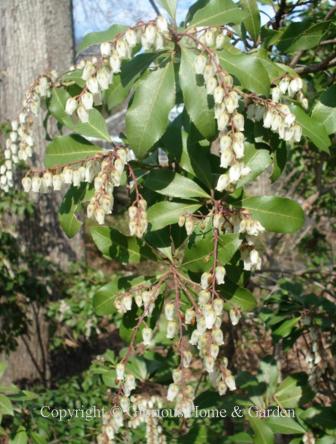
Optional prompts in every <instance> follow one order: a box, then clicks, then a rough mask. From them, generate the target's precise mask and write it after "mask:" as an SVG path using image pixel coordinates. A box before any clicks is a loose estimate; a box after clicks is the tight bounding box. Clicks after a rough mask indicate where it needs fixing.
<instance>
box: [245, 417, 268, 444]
mask: <svg viewBox="0 0 336 444" xmlns="http://www.w3.org/2000/svg"><path fill="white" fill-rule="evenodd" d="M247 419H248V422H249V423H250V425H251V427H252V429H253V431H254V433H255V436H254V440H253V442H254V444H273V443H274V434H273V432H272V429H271V428H270V427H269V426H268V425H267V424H266V422H265V421H264V420H263V419H261V418H256V417H252V416H248V418H247Z"/></svg>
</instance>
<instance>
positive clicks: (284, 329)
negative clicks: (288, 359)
mask: <svg viewBox="0 0 336 444" xmlns="http://www.w3.org/2000/svg"><path fill="white" fill-rule="evenodd" d="M300 319H301V316H298V317H296V318H293V319H287V320H286V321H284V322H283V323H282V324H281V325H280V326H279V327H277V328H276V329H275V330H274V331H273V334H274V335H275V336H280V337H281V338H286V337H287V336H289V335H290V334H291V332H292V330H293V328H294V327H295V326H296V325H297V323H298V322H299V320H300Z"/></svg>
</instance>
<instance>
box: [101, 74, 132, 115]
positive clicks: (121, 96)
mask: <svg viewBox="0 0 336 444" xmlns="http://www.w3.org/2000/svg"><path fill="white" fill-rule="evenodd" d="M131 87H132V85H131V84H128V85H126V86H124V85H123V84H122V81H121V78H120V75H119V74H117V75H115V76H114V77H113V83H112V85H110V87H109V89H108V90H106V92H105V100H106V103H107V107H108V109H109V110H112V109H113V108H115V107H117V106H119V105H121V104H122V103H123V102H124V101H125V100H126V99H127V97H128V95H129V94H130V91H131Z"/></svg>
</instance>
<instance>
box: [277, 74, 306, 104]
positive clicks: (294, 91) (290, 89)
mask: <svg viewBox="0 0 336 444" xmlns="http://www.w3.org/2000/svg"><path fill="white" fill-rule="evenodd" d="M302 89H303V80H302V79H301V77H299V76H296V77H294V78H290V77H289V76H287V75H286V76H285V77H283V78H282V79H281V80H280V82H279V85H278V86H276V87H274V88H272V99H273V101H274V102H279V101H280V100H281V98H282V96H285V95H288V97H290V98H295V99H296V100H298V101H299V102H300V103H301V105H302V107H303V108H304V109H307V108H308V99H307V98H306V97H305V96H304V94H303V92H302Z"/></svg>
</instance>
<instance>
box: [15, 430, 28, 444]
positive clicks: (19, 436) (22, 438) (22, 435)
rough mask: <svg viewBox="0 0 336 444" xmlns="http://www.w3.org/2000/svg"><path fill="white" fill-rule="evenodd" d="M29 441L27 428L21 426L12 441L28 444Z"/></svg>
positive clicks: (16, 443) (18, 443)
mask: <svg viewBox="0 0 336 444" xmlns="http://www.w3.org/2000/svg"><path fill="white" fill-rule="evenodd" d="M27 443H28V435H27V432H26V429H25V428H24V427H19V430H18V431H17V432H16V435H15V438H14V439H13V441H11V444H27Z"/></svg>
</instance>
